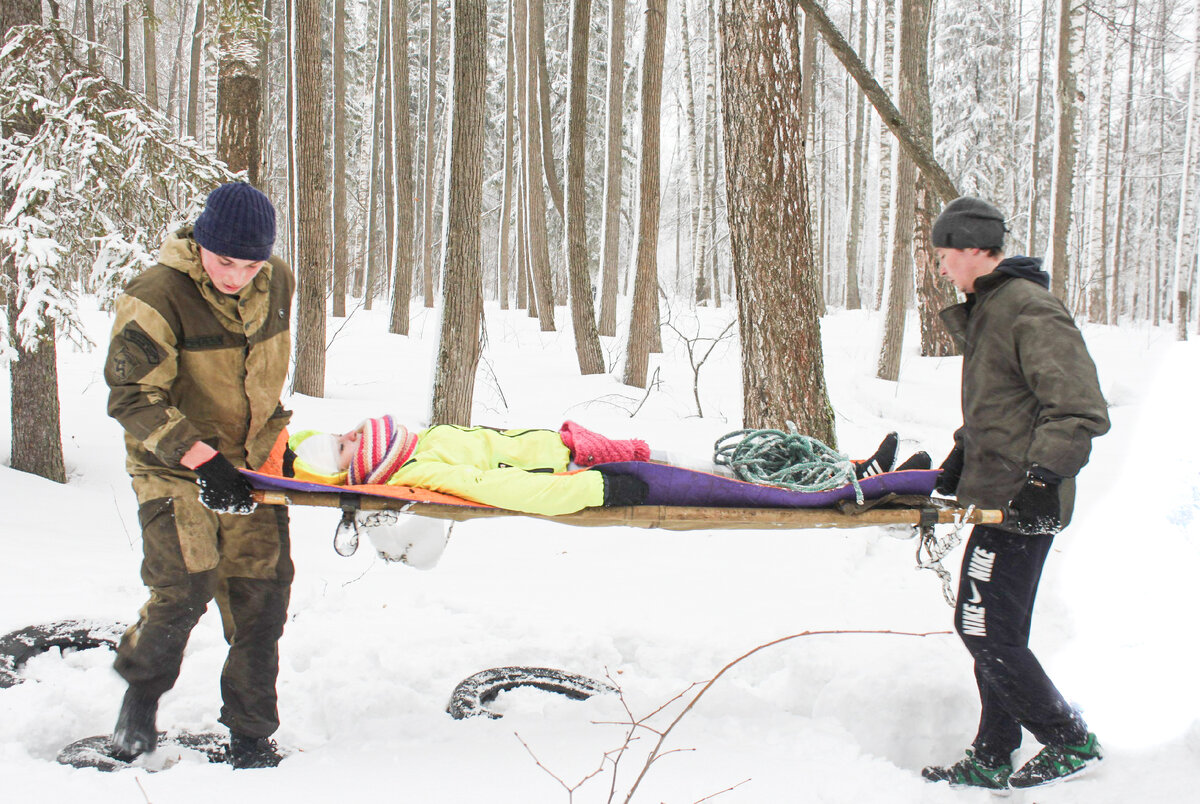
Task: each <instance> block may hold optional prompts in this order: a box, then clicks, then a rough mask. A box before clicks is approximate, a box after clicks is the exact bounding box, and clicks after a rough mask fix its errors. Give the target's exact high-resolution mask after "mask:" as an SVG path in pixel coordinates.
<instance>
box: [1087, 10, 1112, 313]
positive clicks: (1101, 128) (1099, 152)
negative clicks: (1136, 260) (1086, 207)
mask: <svg viewBox="0 0 1200 804" xmlns="http://www.w3.org/2000/svg"><path fill="white" fill-rule="evenodd" d="M1093 10H1095V11H1096V12H1098V13H1099V14H1101V15H1102V16H1109V15H1110V14H1111V12H1112V10H1113V8H1112V5H1111V4H1108V3H1105V4H1101V3H1099V2H1096V1H1094V3H1093ZM1100 26H1101V28H1103V31H1102V32H1101V35H1102V44H1101V51H1100V54H1101V55H1100V62H1099V65H1098V68H1099V71H1100V104H1099V108H1098V109H1097V111H1096V132H1095V135H1096V138H1095V144H1094V145H1093V147H1092V164H1093V179H1092V226H1091V229H1092V236H1091V239H1090V241H1089V248H1088V251H1089V255H1088V269H1087V273H1088V283H1087V284H1088V291H1089V292H1088V305H1087V316H1088V320H1089V321H1093V322H1095V321H1099V322H1104V321H1107V320H1108V309H1107V305H1108V265H1109V263H1108V254H1109V248H1110V246H1109V242H1108V184H1109V183H1108V168H1109V136H1110V123H1111V119H1112V84H1113V63H1112V51H1113V29H1112V26H1111V25H1109V23H1108V21H1107V20H1103V21H1101V23H1100Z"/></svg>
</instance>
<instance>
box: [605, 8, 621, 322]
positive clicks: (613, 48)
mask: <svg viewBox="0 0 1200 804" xmlns="http://www.w3.org/2000/svg"><path fill="white" fill-rule="evenodd" d="M608 12H609V25H608V38H609V41H608V90H607V95H606V98H607V113H606V118H605V142H606V145H605V157H604V220H603V222H602V223H601V235H600V236H601V245H600V277H601V280H600V282H601V284H600V328H599V332H600V334H601V335H608V336H613V335H616V334H617V278H618V272H619V269H620V251H621V174H622V172H623V171H622V168H623V167H624V160H625V157H624V154H623V153H622V148H621V143H622V122H623V119H624V110H625V102H624V101H625V0H609V9H608Z"/></svg>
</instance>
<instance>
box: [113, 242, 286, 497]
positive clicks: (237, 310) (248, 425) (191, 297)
mask: <svg viewBox="0 0 1200 804" xmlns="http://www.w3.org/2000/svg"><path fill="white" fill-rule="evenodd" d="M294 290H295V279H294V278H293V276H292V271H291V269H290V268H288V266H287V265H286V264H285V263H284V262H283V261H282V260H279V259H277V258H275V257H272V258H271V259H270V261H269V262H268V263H267V264H266V265H265V266H264V267H263V269H262V270H261V271H260V272H259V273H258V275H257V276H255V277H254V280H253V281H252V282H251V283H250V284H249V285H248V286H247V287H246V288H245V289H244V290H243V291H242V292H241V293H240V294H238V296H228V295H225V294H223V293H221V292H219V291H218V290H216V288H214V287H213V284H212V282H211V280H209V278H208V274H207V273H205V271H204V268H203V266H202V265H201V264H200V252H199V249H198V247H197V246H196V241H195V240H193V239H192V236H191V228H190V227H185V228H183V229H181V230H179V231H178V232H176V233H175V234H173V235H171V236H169V237H168V238H167V239H166V240H165V241H164V242H163V245H162V247H161V249H160V250H159V254H158V264H157V265H154V266H152V267H151V268H148V269H147V270H145V271H144V272H142V273H141V274H140V275H138V276H137V277H136V278H135V279H133V281H131V282H130V283H129V285H128V287H126V288H125V292H124V294H123V295H122V296H121V297H120V298H119V299H118V300H117V304H116V318H115V320H114V322H113V331H112V340H111V342H110V344H109V349H108V359H107V361H106V362H105V365H104V379H105V381H106V382H107V383H108V386H109V389H110V393H109V398H108V414H109V415H110V416H112V417H113V418H115V419H116V420H117V421H118V422H120V423H121V426H122V427H124V428H125V446H126V449H127V450H128V457H127V460H126V468H127V469H128V470H129V473H130V474H132V475H139V474H180V475H183V476H191V473H190V472H187V470H185V469H183V467H182V466H181V465H180V463H179V461H180V459H181V458H182V457H183V455H184V453H185V452H187V451H188V449H190V448H191V446H192V445H193V444H195V443H196V441H204V442H205V443H207V444H209V445H210V446H212V447H214V448H215V449H217V450H218V451H220V452H221V454H223V455H224V456H225V457H226V458H228V459H229V461H230V462H231V463H233V464H234V465H235V466H249V467H257V466H260V465H261V464H262V463H263V461H265V460H266V458H267V456H268V454H269V453H270V452H271V449H272V446H273V445H274V444H275V441H276V440H277V439H278V438H279V436H280V434H281V433H282V432H283V431H284V428H285V427H286V426H287V423H288V420H289V419H290V418H291V413H290V412H288V411H286V410H284V409H283V407H282V405H281V404H280V402H279V397H280V394H281V392H282V390H283V383H284V380H285V378H286V377H287V371H288V359H289V355H290V352H291V333H290V330H289V326H290V321H291V309H292V294H293V292H294ZM185 473H186V474H185Z"/></svg>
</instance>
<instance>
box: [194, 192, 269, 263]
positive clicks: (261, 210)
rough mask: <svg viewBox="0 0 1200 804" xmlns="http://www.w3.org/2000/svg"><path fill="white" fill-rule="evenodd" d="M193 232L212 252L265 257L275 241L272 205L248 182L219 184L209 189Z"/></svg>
mask: <svg viewBox="0 0 1200 804" xmlns="http://www.w3.org/2000/svg"><path fill="white" fill-rule="evenodd" d="M192 236H193V237H194V238H195V239H196V242H197V243H199V244H200V245H201V246H203V247H204V248H206V249H208V250H209V251H211V252H212V253H213V254H220V255H221V256H223V257H233V258H234V259H238V260H255V261H259V260H265V259H267V258H268V257H270V256H271V247H272V246H274V245H275V207H274V206H272V204H271V199H269V198H267V197H266V196H265V195H263V193H262V192H261V191H260V190H257V189H255V188H254V187H253V186H251V185H249V184H245V183H243V182H229V183H228V184H222V185H221V186H220V187H218V188H217V189H215V190H213V191H212V192H211V193H209V195H208V200H207V201H206V202H205V204H204V211H203V212H202V213H200V217H199V218H197V219H196V225H195V227H194V228H193V230H192Z"/></svg>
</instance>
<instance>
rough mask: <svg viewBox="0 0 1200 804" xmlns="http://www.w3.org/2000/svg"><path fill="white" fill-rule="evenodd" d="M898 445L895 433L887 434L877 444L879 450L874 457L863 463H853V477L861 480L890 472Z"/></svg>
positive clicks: (898, 440) (894, 461) (898, 439)
mask: <svg viewBox="0 0 1200 804" xmlns="http://www.w3.org/2000/svg"><path fill="white" fill-rule="evenodd" d="M899 445H900V437H899V436H898V435H897V434H896V433H888V434H887V435H886V436H884V437H883V441H881V442H879V449H877V450H875V454H874V455H872V456H871V457H870V458H867V459H866V460H865V461H855V462H854V474H855V476H856V477H857V478H858V479H859V480H862V479H863V478H864V477H870V476H871V475H879V474H883V473H884V472H890V471H892V465H893V464H894V463H896V447H898V446H899Z"/></svg>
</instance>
